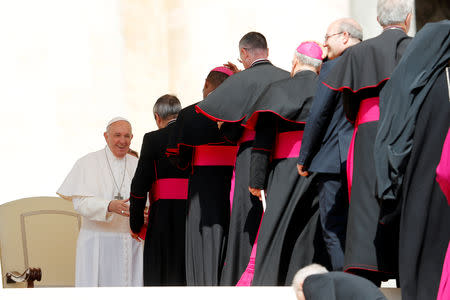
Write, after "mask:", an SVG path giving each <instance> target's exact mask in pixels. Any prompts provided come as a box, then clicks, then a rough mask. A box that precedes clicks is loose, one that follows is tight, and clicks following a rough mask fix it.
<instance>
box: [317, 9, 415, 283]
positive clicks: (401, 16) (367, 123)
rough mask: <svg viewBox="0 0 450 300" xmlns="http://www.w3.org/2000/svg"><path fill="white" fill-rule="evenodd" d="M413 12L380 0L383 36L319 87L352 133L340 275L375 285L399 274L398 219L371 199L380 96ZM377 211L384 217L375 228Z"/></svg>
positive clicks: (348, 54)
mask: <svg viewBox="0 0 450 300" xmlns="http://www.w3.org/2000/svg"><path fill="white" fill-rule="evenodd" d="M412 9H413V1H412V0H379V1H378V4H377V13H378V17H377V19H378V22H379V23H380V25H381V26H382V27H383V32H382V33H381V34H380V35H379V36H377V37H375V38H372V39H369V40H366V41H363V42H361V43H359V44H357V45H355V46H353V47H350V48H349V49H347V50H346V51H345V52H344V54H343V55H342V56H341V58H340V59H339V61H338V62H337V63H336V65H335V67H334V68H333V69H332V70H331V71H330V73H329V75H328V77H327V78H326V79H325V81H324V83H325V84H326V85H327V86H328V87H329V88H331V89H334V90H339V91H343V92H344V97H343V100H344V111H345V113H346V116H347V119H349V120H350V121H351V122H353V123H354V127H355V129H354V133H353V138H352V141H351V144H350V148H349V151H348V159H347V180H348V186H349V196H350V204H349V215H348V224H347V236H346V245H345V263H344V271H351V272H352V273H355V274H359V275H361V276H364V277H366V278H369V279H371V280H373V281H374V282H376V283H377V284H379V282H380V280H386V279H388V278H395V276H396V273H397V268H398V262H397V259H398V257H397V256H398V255H397V253H398V247H397V246H396V245H397V244H398V219H397V218H396V217H395V216H394V215H392V214H390V211H389V209H387V208H386V207H380V205H379V202H378V201H377V199H376V197H375V165H374V158H373V148H374V141H375V136H376V133H377V125H378V119H379V93H380V90H381V89H382V87H383V86H384V84H385V83H386V81H387V80H388V79H389V77H390V76H391V74H392V72H393V70H394V68H395V67H396V65H397V63H398V62H399V61H400V58H401V57H402V55H403V53H404V51H405V49H406V47H407V45H408V44H409V42H410V40H411V38H410V37H408V36H407V32H408V30H409V27H410V24H411V13H412ZM392 209H395V208H392ZM380 211H381V215H382V216H383V215H389V217H388V218H382V220H381V222H380V223H379V222H378V220H379V216H380Z"/></svg>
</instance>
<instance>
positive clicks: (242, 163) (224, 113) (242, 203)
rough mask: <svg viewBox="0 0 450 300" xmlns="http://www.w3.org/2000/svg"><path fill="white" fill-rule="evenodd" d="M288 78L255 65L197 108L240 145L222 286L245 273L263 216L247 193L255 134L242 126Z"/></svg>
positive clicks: (266, 63)
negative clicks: (276, 84) (271, 86)
mask: <svg viewBox="0 0 450 300" xmlns="http://www.w3.org/2000/svg"><path fill="white" fill-rule="evenodd" d="M288 76H289V73H288V72H286V71H284V70H282V69H280V68H277V67H275V66H273V65H272V64H271V63H270V62H269V61H266V60H264V61H259V62H255V63H254V65H253V66H252V67H250V68H249V69H246V70H244V71H242V72H239V73H237V74H234V75H233V76H230V77H229V78H227V80H225V81H224V82H223V83H222V84H221V85H220V86H219V87H217V89H215V90H214V91H213V92H212V93H211V94H209V95H208V97H206V98H205V100H203V101H202V102H201V103H199V105H197V106H196V109H197V110H198V111H199V112H201V113H203V114H204V115H206V116H207V117H209V118H210V119H212V120H213V121H225V123H224V124H223V125H222V127H221V131H222V133H223V134H224V135H225V136H226V137H227V138H228V139H229V140H231V141H238V145H239V149H238V154H237V157H236V163H235V168H234V177H233V180H232V191H231V193H230V196H231V194H232V200H233V203H232V211H231V218H230V227H229V233H228V242H227V250H226V258H225V262H224V266H223V270H222V276H221V279H220V284H221V285H236V283H237V282H238V280H239V278H240V276H241V274H242V273H243V272H244V270H245V268H246V266H247V264H248V261H249V258H250V253H251V251H252V246H253V243H254V241H255V238H256V233H257V231H258V227H259V222H260V220H261V214H262V206H261V202H260V201H259V199H258V198H256V197H254V196H252V195H251V194H250V192H249V190H248V186H249V171H250V154H251V146H252V140H253V139H252V133H251V131H249V130H245V131H244V130H243V127H242V126H241V123H242V121H243V120H244V118H245V117H246V116H247V114H248V111H249V109H250V108H251V107H252V106H253V105H254V103H255V102H256V100H257V99H258V98H259V96H260V95H261V94H262V93H263V92H264V90H265V89H266V88H267V86H268V85H269V84H270V83H272V82H275V81H278V80H281V79H285V78H287V77H288ZM243 132H244V133H243ZM247 134H249V136H248V138H246V137H247ZM253 134H254V133H253ZM233 183H234V186H233Z"/></svg>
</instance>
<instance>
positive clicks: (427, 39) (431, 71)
mask: <svg viewBox="0 0 450 300" xmlns="http://www.w3.org/2000/svg"><path fill="white" fill-rule="evenodd" d="M449 46H450V21H448V20H445V21H441V22H438V23H429V24H427V25H425V26H424V27H423V28H422V30H420V31H419V32H418V33H417V35H416V37H415V38H414V39H413V41H412V42H411V44H410V46H409V47H408V49H407V50H406V52H405V54H404V56H403V57H402V59H401V61H400V63H399V65H398V67H397V68H396V70H395V71H394V73H393V74H392V78H391V79H390V80H389V81H388V82H387V83H386V85H385V86H384V88H383V89H382V90H381V94H380V120H379V123H378V124H379V125H378V134H377V137H376V140H375V148H374V149H375V151H374V153H375V154H374V155H375V162H376V163H375V166H376V175H377V193H378V196H379V197H380V198H381V199H383V200H393V199H396V198H397V196H398V191H399V189H400V188H401V185H402V182H403V176H404V173H405V170H406V165H407V163H408V160H409V157H410V154H411V149H412V144H413V136H414V130H415V122H416V118H417V115H418V113H419V111H420V108H421V106H422V103H423V102H424V100H425V98H426V96H427V94H428V92H429V91H430V88H431V87H432V86H433V83H434V82H435V81H436V78H437V77H438V75H439V74H440V73H441V71H442V70H443V69H444V68H445V67H446V66H447V65H448V62H449V59H450V49H449ZM443 92H444V93H447V91H443Z"/></svg>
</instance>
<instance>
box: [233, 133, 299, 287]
mask: <svg viewBox="0 0 450 300" xmlns="http://www.w3.org/2000/svg"><path fill="white" fill-rule="evenodd" d="M302 138H303V130H301V131H288V132H280V133H278V134H277V137H276V141H275V147H274V151H273V158H274V159H283V158H292V157H298V154H299V153H300V146H301V144H302ZM261 192H262V193H264V191H261ZM263 218H264V213H263V215H262V217H261V221H260V223H259V227H258V233H257V234H256V238H255V242H254V243H253V247H252V252H251V253H250V259H249V262H248V265H247V268H245V271H244V273H242V275H241V278H240V279H239V281H238V283H237V284H236V286H251V285H252V281H253V277H254V276H255V261H256V250H257V248H258V237H259V230H260V229H261V224H262V221H263Z"/></svg>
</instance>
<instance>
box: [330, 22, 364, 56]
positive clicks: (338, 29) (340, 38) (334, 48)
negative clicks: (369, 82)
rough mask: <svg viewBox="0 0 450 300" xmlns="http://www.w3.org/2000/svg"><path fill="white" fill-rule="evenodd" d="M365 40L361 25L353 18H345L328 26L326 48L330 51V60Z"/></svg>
mask: <svg viewBox="0 0 450 300" xmlns="http://www.w3.org/2000/svg"><path fill="white" fill-rule="evenodd" d="M362 39H363V30H362V27H361V25H359V23H358V22H356V21H355V20H354V19H352V18H343V19H338V20H336V21H334V22H333V23H331V24H330V26H328V29H327V33H326V35H325V43H324V46H325V47H326V48H327V50H328V59H335V58H336V57H338V56H340V55H341V54H342V52H344V50H345V49H347V48H348V47H351V46H353V45H355V44H357V43H359V42H361V41H362Z"/></svg>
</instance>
